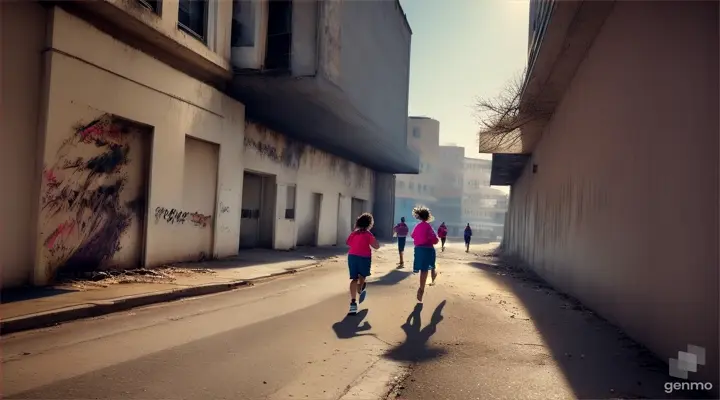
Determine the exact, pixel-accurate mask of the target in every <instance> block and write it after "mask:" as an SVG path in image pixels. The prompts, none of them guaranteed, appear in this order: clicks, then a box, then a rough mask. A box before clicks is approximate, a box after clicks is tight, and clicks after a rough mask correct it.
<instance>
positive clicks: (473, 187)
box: [395, 117, 507, 241]
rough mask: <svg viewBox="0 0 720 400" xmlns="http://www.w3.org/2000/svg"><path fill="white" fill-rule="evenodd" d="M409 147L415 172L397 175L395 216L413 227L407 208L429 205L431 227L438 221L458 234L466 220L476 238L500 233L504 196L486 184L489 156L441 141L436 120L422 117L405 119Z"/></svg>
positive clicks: (410, 209)
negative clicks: (414, 157) (467, 153)
mask: <svg viewBox="0 0 720 400" xmlns="http://www.w3.org/2000/svg"><path fill="white" fill-rule="evenodd" d="M407 141H408V147H409V148H410V149H411V151H413V152H415V153H416V154H418V156H419V157H420V173H419V174H416V175H397V176H396V183H395V185H396V186H395V219H396V220H399V219H400V217H405V219H406V220H407V222H408V224H409V225H410V226H411V227H412V226H414V225H415V224H416V221H415V220H414V219H413V218H412V209H413V207H415V206H417V205H425V206H427V207H430V209H431V210H432V213H433V216H434V218H435V220H434V221H433V222H432V224H433V226H435V227H437V226H439V225H440V224H441V223H442V222H445V224H446V225H447V227H448V234H449V235H450V236H456V237H459V236H462V232H463V230H464V229H465V225H466V224H467V223H470V226H471V227H472V228H473V230H474V235H475V237H476V238H478V239H483V240H487V241H490V240H496V239H497V238H498V237H499V236H502V229H503V223H504V218H505V211H506V210H507V196H506V195H505V194H504V193H503V192H502V191H500V190H497V189H493V188H490V170H491V168H490V166H491V161H490V160H480V159H474V158H466V157H465V149H464V148H463V147H458V146H440V122H439V121H437V120H434V119H432V118H427V117H410V118H409V119H408V135H407Z"/></svg>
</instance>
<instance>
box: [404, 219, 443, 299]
mask: <svg viewBox="0 0 720 400" xmlns="http://www.w3.org/2000/svg"><path fill="white" fill-rule="evenodd" d="M413 216H414V217H415V218H416V219H418V220H420V223H419V224H417V225H416V226H415V229H413V232H412V235H411V236H412V238H413V242H415V257H414V260H413V272H414V273H418V272H419V273H420V287H419V288H418V291H417V300H418V302H422V300H423V294H424V293H425V282H427V276H428V271H432V282H433V283H434V282H435V279H436V278H437V271H435V256H436V254H435V247H434V246H435V245H436V244H437V243H438V241H439V239H438V237H437V235H436V234H435V230H434V229H433V228H432V226H430V222H431V221H432V218H433V217H432V215H431V214H430V210H429V209H428V208H427V207H424V206H418V207H415V208H414V209H413Z"/></svg>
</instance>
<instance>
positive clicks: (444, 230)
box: [437, 222, 448, 251]
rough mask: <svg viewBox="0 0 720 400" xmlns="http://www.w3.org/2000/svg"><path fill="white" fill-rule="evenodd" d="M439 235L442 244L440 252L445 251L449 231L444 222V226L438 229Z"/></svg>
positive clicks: (441, 225)
mask: <svg viewBox="0 0 720 400" xmlns="http://www.w3.org/2000/svg"><path fill="white" fill-rule="evenodd" d="M437 233H438V237H439V238H440V243H441V244H442V247H441V248H440V251H445V240H446V239H447V234H448V229H447V226H445V223H444V222H443V223H442V224H440V227H439V228H438V232H437Z"/></svg>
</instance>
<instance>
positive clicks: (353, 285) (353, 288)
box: [350, 279, 358, 301]
mask: <svg viewBox="0 0 720 400" xmlns="http://www.w3.org/2000/svg"><path fill="white" fill-rule="evenodd" d="M357 292H358V280H357V279H353V280H351V281H350V300H352V301H355V299H357Z"/></svg>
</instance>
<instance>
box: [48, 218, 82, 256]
mask: <svg viewBox="0 0 720 400" xmlns="http://www.w3.org/2000/svg"><path fill="white" fill-rule="evenodd" d="M74 229H75V221H67V222H63V223H62V224H60V225H59V226H58V227H57V228H55V230H54V231H53V233H51V234H50V236H48V238H47V239H46V240H45V247H47V248H48V249H52V248H53V247H55V243H57V241H58V239H60V238H64V237H67V236H68V235H70V234H71V233H72V231H73V230H74Z"/></svg>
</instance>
